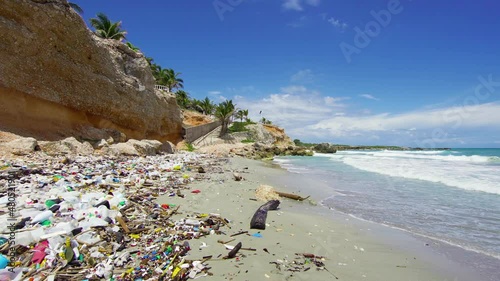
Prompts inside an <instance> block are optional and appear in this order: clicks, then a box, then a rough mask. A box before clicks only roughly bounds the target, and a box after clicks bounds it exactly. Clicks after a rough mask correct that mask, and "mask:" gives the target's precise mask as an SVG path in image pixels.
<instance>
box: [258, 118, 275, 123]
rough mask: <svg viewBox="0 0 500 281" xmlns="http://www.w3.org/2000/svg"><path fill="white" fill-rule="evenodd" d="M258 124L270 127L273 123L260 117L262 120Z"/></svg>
mask: <svg viewBox="0 0 500 281" xmlns="http://www.w3.org/2000/svg"><path fill="white" fill-rule="evenodd" d="M260 123H262V124H267V125H271V124H272V123H273V122H271V120H267V119H266V118H264V117H262V119H260Z"/></svg>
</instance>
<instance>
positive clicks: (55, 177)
mask: <svg viewBox="0 0 500 281" xmlns="http://www.w3.org/2000/svg"><path fill="white" fill-rule="evenodd" d="M204 157H206V158H204ZM207 161H211V163H210V164H211V165H210V167H205V168H204V169H217V163H216V162H217V159H213V158H212V159H208V156H201V155H196V154H176V155H161V156H152V157H145V158H109V157H104V156H99V157H97V156H89V157H75V158H74V159H69V158H64V159H62V160H61V159H60V158H49V159H32V160H31V161H29V163H28V162H23V160H16V161H15V162H5V163H0V206H2V208H1V210H2V211H0V280H35V281H36V280H102V279H105V280H186V279H188V278H195V277H198V276H203V275H209V274H210V273H209V272H208V270H209V267H208V266H207V265H206V264H205V260H190V259H189V251H190V250H191V248H190V244H189V241H190V240H192V239H197V238H200V237H202V236H204V235H213V234H218V233H219V232H220V230H219V228H221V227H224V225H225V224H226V221H227V220H225V219H224V218H222V217H220V216H219V215H217V214H203V215H196V214H191V215H190V216H187V215H185V216H184V217H183V218H182V219H177V220H173V219H172V215H174V214H176V213H177V214H179V212H180V210H179V207H177V206H174V205H168V204H164V205H158V204H157V203H156V199H157V198H158V196H161V195H165V194H168V195H170V196H175V195H176V194H180V193H179V191H180V190H182V189H188V188H189V187H188V186H187V183H189V182H191V181H194V180H195V178H193V177H192V176H189V175H188V173H189V171H191V170H195V171H196V170H197V169H198V168H199V167H200V166H202V165H203V164H205V165H206V163H207ZM204 169H203V168H202V170H204ZM191 174H193V173H191ZM196 176H202V174H197V175H196ZM12 198H14V199H15V200H14V199H12ZM3 210H5V211H3ZM182 211H187V210H182Z"/></svg>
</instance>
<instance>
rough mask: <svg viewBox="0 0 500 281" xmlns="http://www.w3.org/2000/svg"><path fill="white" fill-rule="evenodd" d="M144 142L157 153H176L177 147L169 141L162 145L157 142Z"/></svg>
mask: <svg viewBox="0 0 500 281" xmlns="http://www.w3.org/2000/svg"><path fill="white" fill-rule="evenodd" d="M142 142H145V143H148V144H150V145H152V146H153V147H154V148H155V151H156V153H167V154H172V153H175V151H176V149H175V145H174V144H173V143H171V142H169V141H166V142H164V143H161V142H159V141H157V140H142Z"/></svg>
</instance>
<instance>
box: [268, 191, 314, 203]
mask: <svg viewBox="0 0 500 281" xmlns="http://www.w3.org/2000/svg"><path fill="white" fill-rule="evenodd" d="M275 192H276V193H277V194H278V195H279V196H280V197H285V198H289V199H293V200H298V201H304V200H306V199H307V198H309V197H310V196H307V197H302V196H300V195H296V194H291V193H285V192H279V191H275Z"/></svg>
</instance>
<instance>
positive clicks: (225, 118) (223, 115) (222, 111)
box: [215, 100, 234, 137]
mask: <svg viewBox="0 0 500 281" xmlns="http://www.w3.org/2000/svg"><path fill="white" fill-rule="evenodd" d="M233 114H234V104H233V101H232V100H226V101H223V102H221V103H219V105H217V108H216V109H215V117H217V119H219V121H220V122H221V130H220V136H221V137H222V136H224V135H225V134H226V132H227V127H228V126H229V123H230V122H231V116H233Z"/></svg>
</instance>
